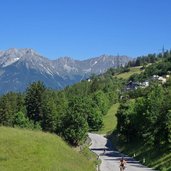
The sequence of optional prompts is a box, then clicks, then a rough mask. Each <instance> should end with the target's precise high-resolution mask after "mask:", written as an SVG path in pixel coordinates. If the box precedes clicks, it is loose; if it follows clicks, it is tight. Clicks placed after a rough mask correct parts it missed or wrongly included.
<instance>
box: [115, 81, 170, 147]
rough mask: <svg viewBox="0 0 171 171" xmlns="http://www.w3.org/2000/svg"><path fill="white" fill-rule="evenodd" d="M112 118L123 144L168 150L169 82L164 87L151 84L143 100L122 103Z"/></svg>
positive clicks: (126, 100)
mask: <svg viewBox="0 0 171 171" xmlns="http://www.w3.org/2000/svg"><path fill="white" fill-rule="evenodd" d="M116 116H117V120H118V122H117V131H118V133H119V136H120V138H121V139H123V140H124V141H126V142H134V141H141V142H144V144H148V145H150V146H152V147H156V146H157V147H163V146H165V147H166V148H167V147H169V148H170V145H171V80H169V81H168V82H167V84H166V85H165V86H162V85H160V84H156V83H154V84H152V85H151V86H150V87H149V88H147V90H146V94H145V95H143V96H140V97H137V98H135V99H131V100H130V99H124V100H123V101H122V103H121V105H120V108H119V110H118V112H117V114H116Z"/></svg>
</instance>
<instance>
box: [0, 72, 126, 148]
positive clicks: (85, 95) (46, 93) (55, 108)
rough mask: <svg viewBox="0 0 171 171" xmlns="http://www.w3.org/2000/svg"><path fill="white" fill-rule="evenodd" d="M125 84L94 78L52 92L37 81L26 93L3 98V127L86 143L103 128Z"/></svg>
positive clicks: (0, 100)
mask: <svg viewBox="0 0 171 171" xmlns="http://www.w3.org/2000/svg"><path fill="white" fill-rule="evenodd" d="M122 87H123V81H122V80H120V79H117V78H114V77H112V76H111V75H109V76H107V77H106V76H104V75H100V76H92V77H91V79H90V80H84V81H81V82H80V83H77V84H75V85H73V86H68V87H66V88H65V89H64V90H60V91H59V90H58V91H57V90H51V89H48V88H47V87H45V85H44V84H43V82H40V81H38V82H33V83H32V84H30V85H29V86H28V87H27V89H26V91H25V92H24V93H16V92H9V93H7V94H5V95H2V96H1V97H0V124H1V125H5V126H11V127H21V128H29V129H40V130H43V131H48V132H52V133H56V134H57V135H60V136H61V137H63V138H64V139H65V140H66V141H67V142H68V143H70V144H71V145H74V146H76V145H79V144H80V143H82V142H83V141H84V140H85V138H86V136H87V132H88V131H93V130H99V129H101V128H102V126H103V120H102V118H103V116H104V115H105V114H106V113H107V111H108V109H109V107H110V106H111V105H112V104H113V103H116V102H117V101H118V100H119V96H120V94H119V93H120V90H121V89H122Z"/></svg>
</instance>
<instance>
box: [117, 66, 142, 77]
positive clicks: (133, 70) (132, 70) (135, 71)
mask: <svg viewBox="0 0 171 171" xmlns="http://www.w3.org/2000/svg"><path fill="white" fill-rule="evenodd" d="M141 67H142V66H138V67H131V68H130V71H129V72H124V73H121V74H118V75H117V76H116V77H118V78H123V79H128V78H129V77H130V76H131V75H133V74H140V73H141V72H142V70H141V69H140V68H141Z"/></svg>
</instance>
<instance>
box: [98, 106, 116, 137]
mask: <svg viewBox="0 0 171 171" xmlns="http://www.w3.org/2000/svg"><path fill="white" fill-rule="evenodd" d="M118 107H119V103H116V104H114V105H112V107H111V108H110V109H109V111H108V113H107V114H106V115H105V116H104V118H103V123H104V126H103V128H102V129H101V130H100V131H99V132H98V133H100V134H110V133H112V132H113V130H114V129H115V128H116V124H117V118H116V116H115V114H116V112H117V110H118Z"/></svg>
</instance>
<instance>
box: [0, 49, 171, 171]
mask: <svg viewBox="0 0 171 171" xmlns="http://www.w3.org/2000/svg"><path fill="white" fill-rule="evenodd" d="M133 67H134V68H133ZM135 67H136V69H135ZM132 71H134V72H132ZM130 72H131V73H130ZM170 73H171V52H169V51H166V52H165V53H164V54H153V55H148V56H143V57H139V58H137V59H135V60H134V61H132V62H130V63H129V64H128V65H127V66H125V67H120V68H118V69H116V68H111V69H109V70H108V71H107V72H106V73H104V74H101V75H98V76H95V75H92V76H91V77H90V78H89V79H87V80H84V81H81V82H79V83H77V84H75V85H73V86H68V87H66V88H65V89H63V90H61V91H56V90H52V89H48V88H47V87H45V85H44V84H43V83H42V82H40V81H38V82H34V83H32V84H30V85H29V86H28V88H27V90H26V91H25V92H24V93H14V92H10V93H7V94H5V95H3V96H1V97H0V124H1V125H4V126H11V127H20V128H28V129H39V130H42V131H45V132H51V133H55V134H57V135H59V136H61V137H62V138H63V139H65V140H66V141H67V142H68V143H70V144H71V145H73V146H78V145H80V144H82V143H83V142H84V141H85V139H86V138H87V133H88V131H99V130H101V129H102V128H104V127H103V124H104V123H103V121H105V128H104V129H106V131H107V130H109V131H110V130H111V127H109V128H107V126H106V124H108V123H109V121H110V119H109V118H108V117H105V115H106V114H107V112H108V110H109V109H110V107H111V106H112V105H113V104H117V106H119V104H120V107H119V110H118V111H117V114H116V116H117V130H115V132H116V131H117V135H118V139H119V141H118V142H120V144H119V145H121V144H122V143H124V142H125V143H126V144H129V145H132V144H134V143H135V142H136V144H141V146H142V147H145V148H146V150H147V151H146V152H147V153H148V152H151V151H152V152H151V153H148V155H146V154H143V153H142V152H140V151H139V154H136V155H135V156H136V157H141V158H142V155H143V156H145V157H146V159H147V161H146V164H148V165H150V166H154V167H156V168H158V169H161V168H164V167H165V168H167V170H169V169H171V168H169V167H170V162H171V161H170V159H169V156H170V150H171V78H170V77H169V76H170ZM123 75H124V76H123ZM154 75H158V76H160V77H162V78H163V77H164V76H166V75H168V78H167V80H166V82H165V83H162V82H160V81H159V80H156V79H153V76H154ZM155 78H156V77H155ZM157 78H158V77H157ZM130 81H131V82H132V83H134V82H136V85H137V84H138V85H139V86H138V87H134V88H132V89H127V86H128V84H129V82H130ZM144 81H146V82H147V81H148V85H147V86H144V87H143V86H142V84H143V82H144ZM140 85H141V86H140ZM116 109H117V108H116ZM113 111H115V110H113ZM115 112H116V111H115ZM110 116H111V120H112V119H114V118H113V115H112V114H110V115H109V117H110ZM111 123H115V122H111ZM111 123H109V124H111ZM115 124H116V123H115ZM102 132H103V133H104V130H102ZM147 147H148V148H147ZM131 149H134V146H132V147H131ZM138 150H140V148H138ZM154 151H155V153H153V152H154ZM131 154H132V153H131ZM150 154H151V155H150ZM160 156H161V157H160ZM165 158H166V161H165V160H164V159H165ZM154 160H156V161H160V160H162V161H163V162H159V163H160V164H158V163H157V164H153V161H154ZM149 161H150V162H149Z"/></svg>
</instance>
